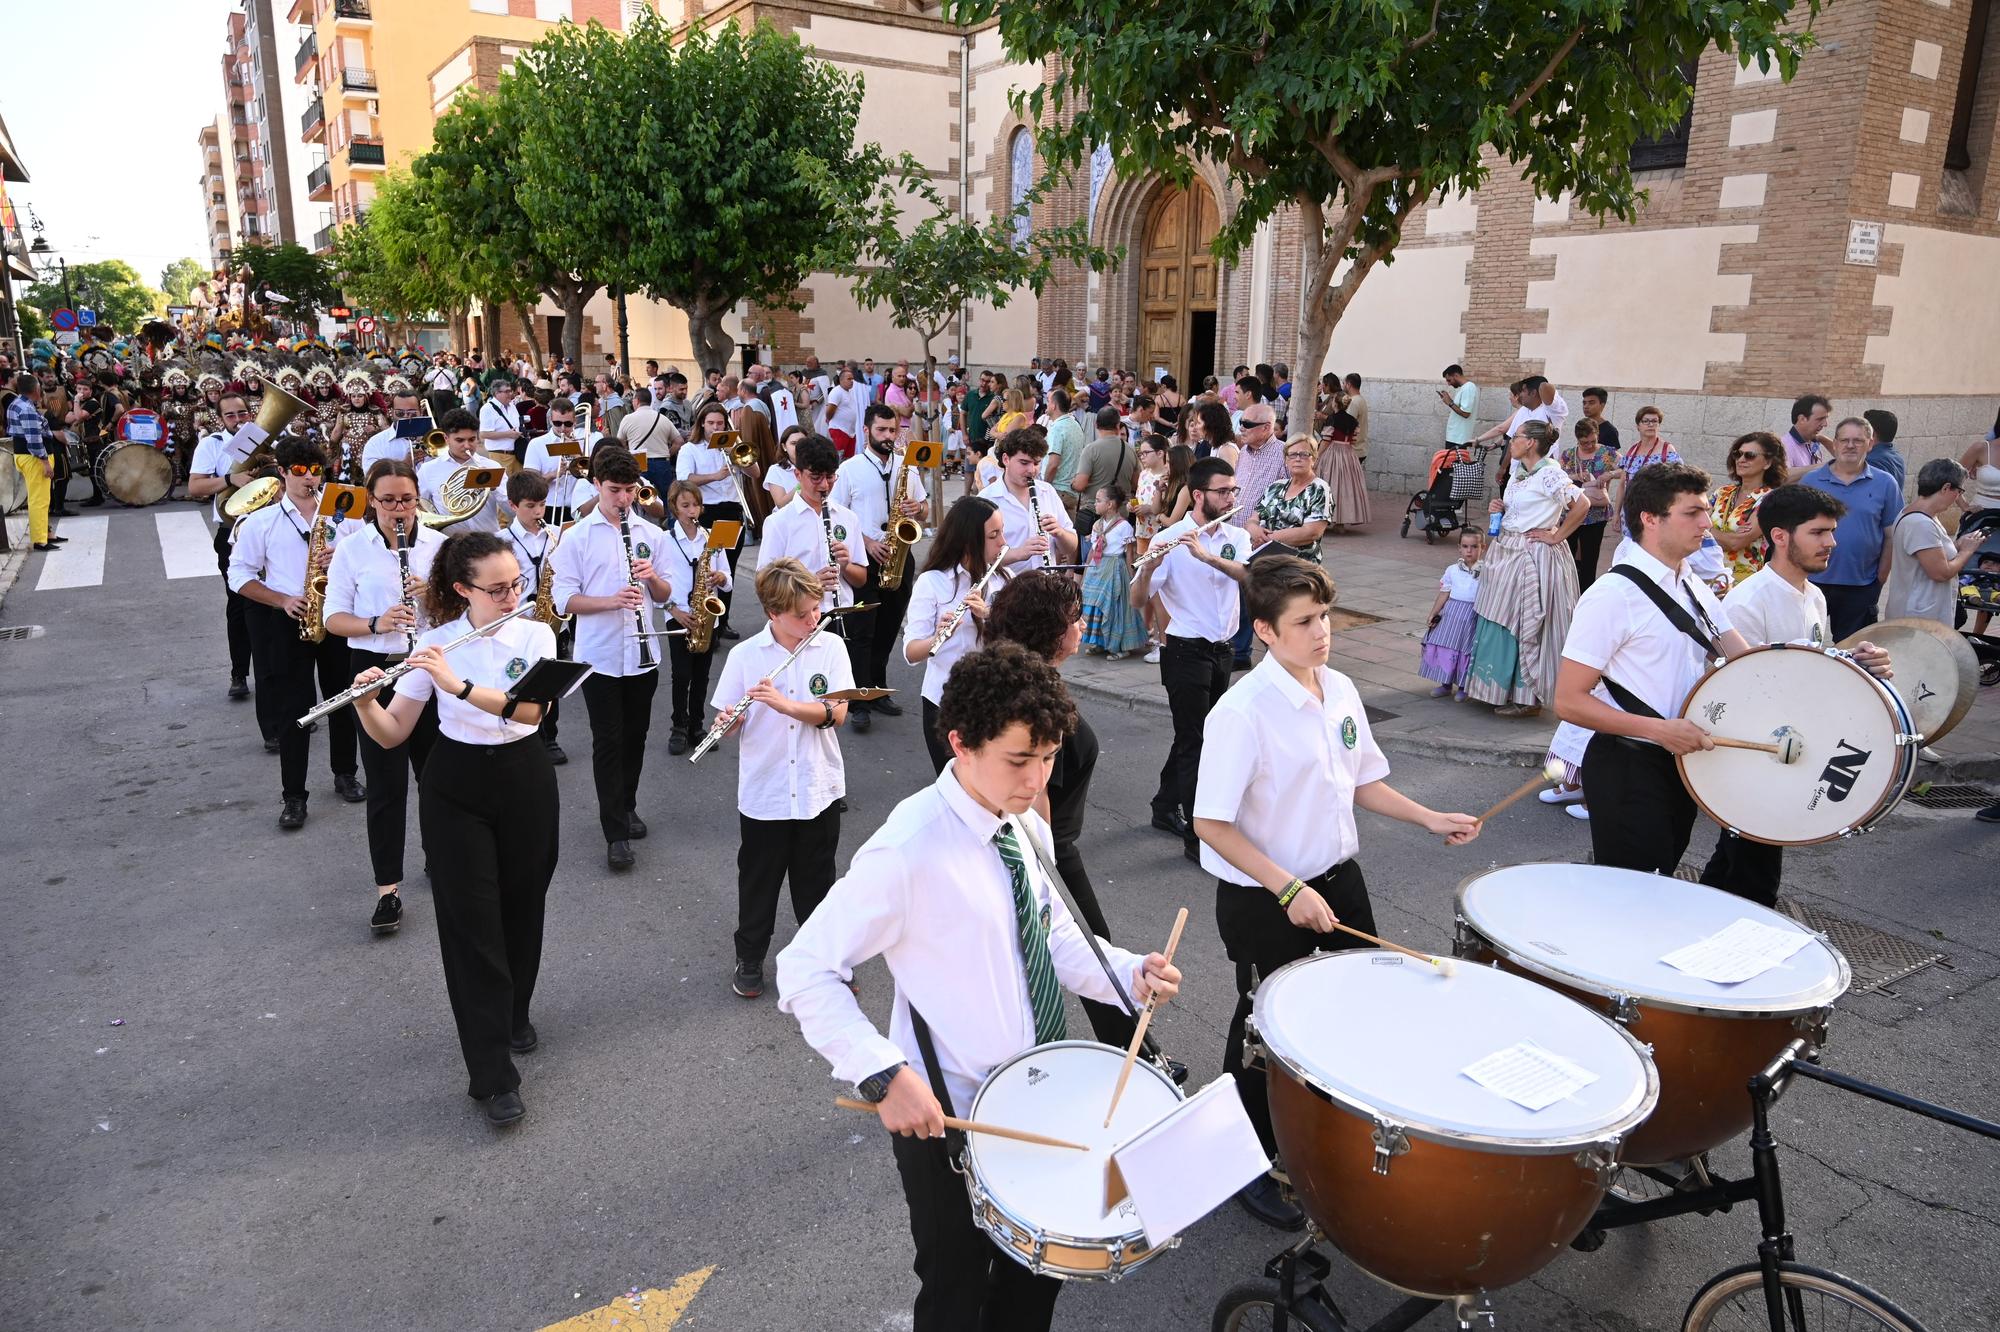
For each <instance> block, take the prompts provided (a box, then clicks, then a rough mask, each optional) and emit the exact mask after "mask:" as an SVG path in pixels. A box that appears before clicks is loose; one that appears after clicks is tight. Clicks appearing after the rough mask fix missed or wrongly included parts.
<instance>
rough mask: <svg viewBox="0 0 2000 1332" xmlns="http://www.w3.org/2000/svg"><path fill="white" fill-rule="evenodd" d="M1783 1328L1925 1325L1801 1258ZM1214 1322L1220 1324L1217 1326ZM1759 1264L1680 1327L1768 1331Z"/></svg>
mask: <svg viewBox="0 0 2000 1332" xmlns="http://www.w3.org/2000/svg"><path fill="white" fill-rule="evenodd" d="M1778 1282H1779V1284H1780V1285H1782V1286H1783V1287H1784V1288H1785V1303H1786V1306H1787V1311H1786V1319H1787V1323H1786V1328H1785V1332H1874V1330H1875V1329H1888V1332H1924V1325H1923V1324H1922V1323H1919V1322H1918V1321H1917V1320H1916V1319H1914V1318H1912V1317H1910V1316H1909V1315H1908V1314H1906V1313H1904V1312H1903V1311H1902V1310H1901V1309H1898V1308H1897V1307H1896V1306H1895V1305H1893V1304H1891V1303H1890V1302H1889V1301H1888V1300H1887V1299H1885V1298H1883V1297H1882V1296H1880V1295H1877V1294H1876V1293H1875V1292H1874V1291H1872V1290H1870V1289H1868V1287H1866V1286H1864V1285H1862V1284H1861V1283H1860V1282H1858V1281H1854V1280H1851V1279H1850V1278H1848V1277H1844V1276H1842V1275H1841V1274H1840V1273H1838V1272H1829V1271H1827V1270H1826V1269H1824V1268H1820V1267H1807V1266H1805V1265H1804V1264H1803V1263H1781V1264H1779V1266H1778ZM1218 1326H1219V1325H1218ZM1770 1329H1771V1315H1770V1310H1769V1306H1768V1305H1767V1303H1766V1302H1765V1299H1764V1273H1763V1269H1762V1268H1760V1267H1759V1266H1758V1265H1757V1264H1755V1263H1745V1264H1744V1265H1743V1266H1741V1267H1732V1268H1730V1269H1729V1270H1728V1271H1726V1272H1723V1273H1720V1274H1718V1275H1716V1276H1714V1277H1711V1278H1710V1279H1709V1282H1708V1284H1707V1285H1705V1286H1703V1287H1702V1288H1701V1289H1700V1290H1699V1291H1696V1292H1695V1297H1694V1300H1693V1302H1691V1303H1690V1304H1689V1305H1688V1310H1687V1317H1686V1318H1685V1319H1684V1320H1683V1321H1682V1323H1681V1332H1770Z"/></svg>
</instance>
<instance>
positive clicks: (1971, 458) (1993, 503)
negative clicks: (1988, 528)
mask: <svg viewBox="0 0 2000 1332" xmlns="http://www.w3.org/2000/svg"><path fill="white" fill-rule="evenodd" d="M1996 442H2000V416H1995V417H1994V418H1993V428H1992V429H1991V430H1989V431H1987V432H1986V438H1985V439H1984V440H1983V441H1981V442H1979V443H1977V444H1973V445H1971V446H1969V447H1968V448H1967V449H1966V450H1965V452H1964V453H1962V454H1960V455H1959V458H1958V465H1959V466H1960V467H1963V468H1964V469H1965V470H1966V472H1967V474H1968V475H1969V476H1970V477H1971V479H1972V490H1971V492H1970V494H1969V495H1968V496H1967V498H1966V502H1965V506H1966V508H1967V510H1969V511H1970V512H1971V513H1973V514H1974V515H1978V514H1982V513H1983V514H1986V515H1987V521H1988V522H1991V521H1992V520H1993V518H1994V517H1995V516H1996V515H2000V462H1996V461H1995V456H1994V448H1993V446H1994V444H1995V443H1996Z"/></svg>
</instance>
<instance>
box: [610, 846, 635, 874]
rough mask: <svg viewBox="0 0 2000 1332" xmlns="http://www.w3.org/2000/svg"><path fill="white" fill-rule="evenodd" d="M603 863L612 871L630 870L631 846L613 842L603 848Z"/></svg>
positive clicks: (631, 860) (631, 861)
mask: <svg viewBox="0 0 2000 1332" xmlns="http://www.w3.org/2000/svg"><path fill="white" fill-rule="evenodd" d="M604 863H605V864H607V865H609V866H610V867H611V868H612V869H615V870H619V871H621V872H622V871H624V870H628V869H631V868H632V864H633V859H632V844H631V843H630V842H613V843H611V844H610V845H608V846H606V847H605V848H604Z"/></svg>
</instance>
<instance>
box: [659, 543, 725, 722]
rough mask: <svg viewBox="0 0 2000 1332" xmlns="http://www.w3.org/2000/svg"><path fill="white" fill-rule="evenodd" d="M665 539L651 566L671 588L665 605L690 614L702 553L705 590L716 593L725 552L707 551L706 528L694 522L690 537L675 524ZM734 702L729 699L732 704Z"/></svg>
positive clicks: (720, 585)
mask: <svg viewBox="0 0 2000 1332" xmlns="http://www.w3.org/2000/svg"><path fill="white" fill-rule="evenodd" d="M666 536H667V540H666V549H665V551H664V552H663V553H661V554H657V555H655V556H653V567H654V568H655V569H657V570H658V571H659V574H660V577H662V578H664V579H666V580H667V586H668V587H670V588H672V589H673V595H672V596H670V597H668V598H667V605H669V606H679V607H680V608H681V609H682V610H684V611H690V612H691V611H692V610H693V609H694V575H695V570H697V569H699V568H701V561H702V552H703V551H708V585H709V587H710V588H711V589H712V590H715V591H718V592H719V591H723V590H726V589H727V588H728V587H729V552H728V551H726V550H708V529H707V528H706V527H703V526H701V525H700V524H699V523H697V524H696V525H695V529H694V535H693V536H689V535H688V534H687V533H686V532H684V531H682V530H681V525H680V524H679V523H678V522H676V523H675V524H674V525H673V526H672V527H669V528H668V529H667V533H666ZM735 701H736V700H735V699H731V700H730V702H732V703H733V702H735Z"/></svg>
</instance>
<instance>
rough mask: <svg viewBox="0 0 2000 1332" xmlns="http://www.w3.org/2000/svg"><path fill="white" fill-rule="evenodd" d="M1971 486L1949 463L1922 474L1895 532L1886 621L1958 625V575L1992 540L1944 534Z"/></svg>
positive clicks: (1938, 461)
mask: <svg viewBox="0 0 2000 1332" xmlns="http://www.w3.org/2000/svg"><path fill="white" fill-rule="evenodd" d="M1843 424H1845V423H1843ZM1965 483H1966V474H1965V468H1963V467H1961V466H1960V465H1959V464H1957V463H1955V462H1953V461H1952V460H1951V459H1949V458H1933V459H1931V461H1929V462H1927V463H1925V464H1924V465H1923V466H1922V467H1921V468H1919V469H1918V470H1917V497H1916V498H1915V499H1914V500H1912V501H1910V504H1909V507H1907V508H1905V509H1904V510H1903V512H1902V515H1901V516H1900V517H1898V518H1897V519H1896V525H1895V527H1893V528H1892V529H1890V533H1889V542H1890V554H1889V583H1888V586H1887V587H1886V588H1885V589H1884V590H1883V594H1882V617H1883V618H1884V619H1889V620H1894V619H1901V618H1903V617H1906V616H1909V617H1916V618H1920V619H1926V620H1937V621H1939V622H1941V623H1942V624H1943V625H1944V626H1945V627H1946V628H1947V629H1949V628H1951V627H1952V626H1953V625H1954V623H1955V622H1956V618H1957V611H1958V575H1959V574H1960V573H1961V572H1962V571H1963V570H1964V569H1965V566H1966V565H1967V564H1969V563H1971V562H1972V558H1973V556H1975V555H1977V554H1978V553H1979V543H1980V542H1981V540H1983V539H1984V538H1985V536H1986V534H1985V533H1984V532H1962V533H1960V534H1959V536H1958V539H1957V540H1956V541H1954V540H1953V539H1952V537H1951V535H1950V534H1949V533H1948V532H1946V531H1945V530H1944V518H1945V515H1946V514H1948V513H1950V512H1951V511H1952V510H1954V509H1958V508H1963V507H1964V505H1965V502H1966V489H1965Z"/></svg>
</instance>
